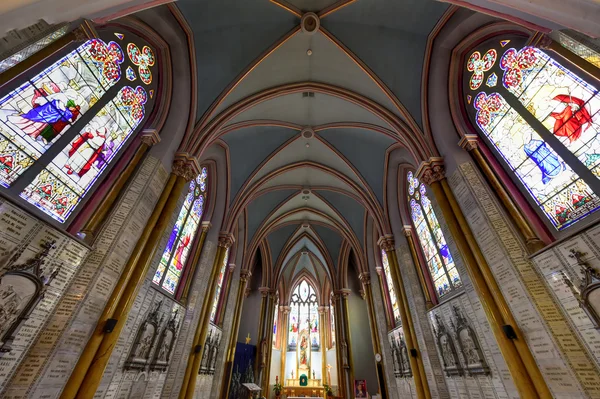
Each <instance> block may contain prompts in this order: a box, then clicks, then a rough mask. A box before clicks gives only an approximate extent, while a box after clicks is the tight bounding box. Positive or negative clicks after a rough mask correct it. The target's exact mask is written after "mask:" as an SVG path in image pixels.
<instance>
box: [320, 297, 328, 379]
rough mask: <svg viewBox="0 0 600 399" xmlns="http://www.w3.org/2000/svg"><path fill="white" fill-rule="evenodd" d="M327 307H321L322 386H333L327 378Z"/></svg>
mask: <svg viewBox="0 0 600 399" xmlns="http://www.w3.org/2000/svg"><path fill="white" fill-rule="evenodd" d="M325 309H327V307H325V306H321V309H319V325H320V328H319V335H320V338H319V339H320V340H321V384H328V385H331V384H330V383H329V382H328V381H327V379H326V378H325V377H326V374H325V370H326V367H327V337H326V334H327V333H326V328H325V326H326V324H325V312H326V310H325Z"/></svg>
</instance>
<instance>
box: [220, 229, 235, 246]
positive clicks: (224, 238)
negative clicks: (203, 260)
mask: <svg viewBox="0 0 600 399" xmlns="http://www.w3.org/2000/svg"><path fill="white" fill-rule="evenodd" d="M234 242H235V237H234V236H233V234H231V233H227V232H225V231H222V232H220V233H219V247H222V248H231V246H232V245H233V243H234Z"/></svg>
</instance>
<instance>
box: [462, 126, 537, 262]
mask: <svg viewBox="0 0 600 399" xmlns="http://www.w3.org/2000/svg"><path fill="white" fill-rule="evenodd" d="M477 143H478V142H477V136H474V135H473V136H465V137H464V138H463V139H461V141H460V142H459V145H461V146H462V147H464V148H465V149H466V150H467V151H469V153H470V154H471V156H472V157H473V159H474V160H475V163H477V165H478V166H479V168H480V169H481V171H482V172H483V174H484V175H485V177H486V179H487V181H488V182H489V183H490V185H491V186H492V189H493V190H494V192H495V193H496V195H497V196H498V199H499V200H500V202H501V203H502V205H504V208H505V209H506V210H507V211H508V214H509V215H510V217H511V219H512V220H513V221H514V223H515V225H516V226H517V228H518V229H519V231H520V232H521V235H522V236H523V238H524V240H525V245H526V246H527V249H528V250H529V252H530V253H534V252H537V251H539V250H541V249H543V248H544V247H545V244H544V242H543V241H542V240H541V239H540V238H539V237H538V236H537V234H536V233H535V231H534V230H533V229H532V227H531V225H530V224H529V222H528V221H527V220H526V219H525V217H524V216H523V214H522V213H521V210H520V209H519V208H518V207H517V205H516V204H515V202H514V201H513V199H512V198H511V196H510V194H509V193H508V191H506V188H505V187H504V185H503V184H502V182H501V181H500V180H499V179H498V176H496V173H494V171H493V170H492V168H491V167H490V165H489V163H488V162H487V160H486V159H485V157H484V156H483V154H482V153H481V151H480V150H479V148H478V147H477V145H478V144H477Z"/></svg>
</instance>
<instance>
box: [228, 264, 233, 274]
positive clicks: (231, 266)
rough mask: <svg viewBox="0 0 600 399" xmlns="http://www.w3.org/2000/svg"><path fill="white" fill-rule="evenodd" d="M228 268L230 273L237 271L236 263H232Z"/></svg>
mask: <svg viewBox="0 0 600 399" xmlns="http://www.w3.org/2000/svg"><path fill="white" fill-rule="evenodd" d="M227 268H228V269H229V273H233V272H234V271H235V263H230V264H229V265H228V266H227Z"/></svg>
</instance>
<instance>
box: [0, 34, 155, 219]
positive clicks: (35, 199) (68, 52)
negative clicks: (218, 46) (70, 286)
mask: <svg viewBox="0 0 600 399" xmlns="http://www.w3.org/2000/svg"><path fill="white" fill-rule="evenodd" d="M128 43H137V44H136V45H137V46H141V48H142V49H146V54H147V55H148V57H150V58H151V59H152V60H154V64H152V66H148V68H149V69H150V70H154V73H155V75H156V74H157V73H158V71H157V70H156V67H155V66H154V65H155V64H156V57H155V55H154V51H153V50H152V49H151V48H150V46H148V45H147V44H146V43H145V42H144V40H143V39H141V38H140V37H138V36H136V35H135V34H133V33H129V32H125V33H124V34H122V37H118V36H116V35H114V34H113V32H111V31H104V32H102V33H101V34H100V35H99V37H98V38H94V39H90V40H87V41H85V42H84V43H82V44H79V45H77V44H75V43H74V44H73V45H72V46H67V47H65V48H64V49H62V50H60V51H58V52H57V53H55V54H54V55H52V56H50V57H48V58H47V59H46V60H44V61H42V62H41V63H40V64H39V65H38V67H37V68H33V69H32V70H30V71H26V72H25V73H23V74H21V75H19V77H17V78H16V79H14V80H13V81H11V82H9V83H7V84H6V85H4V86H2V87H0V190H2V192H3V193H5V194H6V195H8V196H9V197H11V198H14V199H15V200H16V201H18V202H19V203H21V204H22V205H23V206H24V207H25V208H28V209H31V210H32V211H33V212H34V213H37V214H38V215H39V216H40V217H42V218H46V219H48V220H49V221H52V223H54V224H56V225H65V224H67V223H69V222H70V221H72V220H73V218H74V217H75V215H76V214H77V211H78V210H79V208H80V205H81V204H83V203H84V202H85V201H86V199H87V198H86V196H87V194H88V193H90V192H91V191H93V190H94V188H95V187H96V185H97V184H98V183H99V181H100V179H101V178H102V177H104V176H105V175H106V174H107V173H106V171H107V169H110V167H111V165H112V163H113V161H114V160H115V159H116V158H118V157H120V156H121V155H122V153H123V152H124V148H125V147H126V146H127V145H128V144H129V143H130V142H131V141H132V139H133V137H134V136H135V134H136V133H137V132H138V131H139V130H140V129H141V128H142V126H143V124H144V122H145V119H146V118H147V116H148V115H149V114H150V112H151V110H152V108H153V106H154V101H155V99H154V98H153V97H154V92H155V90H156V87H157V80H156V79H155V80H154V81H152V80H150V81H147V84H146V83H144V82H142V81H140V80H138V81H137V82H131V81H129V80H128V79H124V78H123V77H124V76H125V74H126V72H125V71H126V69H127V68H129V67H130V66H135V64H134V62H133V61H132V60H131V56H130V54H128V52H127V45H128ZM138 64H139V61H138ZM147 65H149V64H148V63H147Z"/></svg>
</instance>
